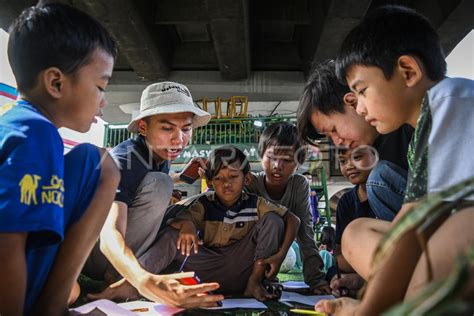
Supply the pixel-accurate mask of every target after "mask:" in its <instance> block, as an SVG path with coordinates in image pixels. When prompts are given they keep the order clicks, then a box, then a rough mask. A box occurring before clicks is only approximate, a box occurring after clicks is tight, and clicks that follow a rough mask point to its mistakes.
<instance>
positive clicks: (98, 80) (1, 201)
mask: <svg viewBox="0 0 474 316" xmlns="http://www.w3.org/2000/svg"><path fill="white" fill-rule="evenodd" d="M115 56H116V45H115V42H114V41H113V40H112V38H111V37H110V36H109V34H108V33H107V31H106V30H105V29H104V28H103V27H102V26H101V25H100V24H99V23H98V22H97V21H95V20H93V19H92V18H90V17H89V16H87V15H86V14H84V13H82V12H80V11H79V10H76V9H74V8H71V7H68V6H65V5H61V4H44V5H38V6H35V7H30V8H28V9H26V10H25V11H24V12H23V13H22V14H21V15H20V16H19V17H18V18H17V19H16V20H15V21H14V23H13V25H12V26H11V27H10V38H9V42H8V57H9V61H10V64H11V67H12V70H13V73H14V75H15V78H16V81H17V85H18V91H19V93H20V99H19V100H18V101H17V102H16V104H15V105H14V106H13V107H11V108H10V109H8V110H6V111H1V110H0V113H2V112H3V114H2V115H1V116H0V139H1V142H0V183H1V185H0V244H1V245H2V246H1V247H0V262H2V269H1V271H0V314H1V315H64V313H65V312H66V311H67V304H68V301H69V302H70V301H72V300H73V299H74V298H73V297H72V295H71V293H72V289H73V286H74V285H75V281H76V279H77V277H78V275H79V272H80V271H81V268H82V265H83V264H84V261H85V260H86V258H87V255H88V253H89V252H90V250H91V249H92V246H93V245H94V243H95V240H96V239H97V236H98V234H99V231H100V229H101V227H102V225H103V223H104V221H105V218H106V216H107V213H108V211H109V209H110V205H111V203H112V200H113V197H114V194H115V190H116V188H117V185H118V181H119V177H120V175H119V173H118V170H117V168H116V166H115V164H114V163H113V161H112V159H111V158H110V157H109V156H108V155H107V153H106V152H105V151H103V150H100V149H98V148H96V147H94V146H92V145H90V144H83V145H79V146H77V147H76V148H74V149H73V150H72V151H71V152H69V153H68V154H67V155H66V156H64V155H63V151H64V147H63V143H62V140H61V137H60V136H59V133H58V131H57V129H58V128H60V127H68V128H70V129H73V130H76V131H79V132H86V131H88V130H89V128H90V126H91V124H92V123H93V122H94V120H95V119H94V117H95V116H96V115H100V114H101V111H102V108H103V107H104V106H105V105H106V104H107V102H106V101H105V98H104V90H105V88H106V86H107V84H108V80H109V78H110V76H111V75H112V69H113V64H114V59H115ZM101 157H102V158H101ZM70 295H71V296H70Z"/></svg>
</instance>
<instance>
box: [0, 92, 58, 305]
mask: <svg viewBox="0 0 474 316" xmlns="http://www.w3.org/2000/svg"><path fill="white" fill-rule="evenodd" d="M2 112H3V114H0V232H3V233H14V232H26V233H28V239H27V244H26V260H27V269H28V272H27V273H28V284H27V293H26V300H25V310H26V311H27V310H28V309H29V308H30V307H31V305H32V304H33V302H35V301H36V299H37V297H38V295H39V293H40V291H41V289H42V287H43V285H44V283H45V281H46V278H47V276H48V273H49V270H50V269H51V266H52V263H53V260H54V257H55V254H56V252H55V250H56V249H57V247H58V245H59V243H60V241H61V240H62V239H63V237H64V236H63V235H64V215H63V205H64V184H63V178H64V156H63V151H64V148H63V143H62V140H61V137H60V136H59V133H58V131H57V129H56V127H55V126H54V125H53V124H52V123H51V122H50V121H49V120H48V119H47V118H46V117H44V116H43V115H42V114H41V113H40V112H39V111H38V110H37V109H36V108H35V107H34V106H33V105H32V104H30V103H28V102H26V101H18V102H17V103H16V105H15V106H13V107H12V108H11V109H9V110H7V111H6V112H4V111H2V109H1V108H0V113H2Z"/></svg>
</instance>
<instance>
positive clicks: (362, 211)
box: [336, 185, 375, 245]
mask: <svg viewBox="0 0 474 316" xmlns="http://www.w3.org/2000/svg"><path fill="white" fill-rule="evenodd" d="M358 187H359V186H358V185H356V186H355V187H354V188H352V190H350V191H349V192H346V193H344V194H343V195H342V197H341V199H340V200H339V203H337V208H336V244H339V245H340V244H341V238H342V233H343V232H344V230H345V229H346V227H347V225H349V223H350V222H352V221H353V220H355V219H356V218H359V217H370V218H375V215H374V212H373V211H372V209H371V208H370V205H369V201H368V200H366V201H364V202H361V201H360V200H359V196H358V195H357V188H358Z"/></svg>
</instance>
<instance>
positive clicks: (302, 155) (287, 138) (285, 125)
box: [258, 122, 306, 164]
mask: <svg viewBox="0 0 474 316" xmlns="http://www.w3.org/2000/svg"><path fill="white" fill-rule="evenodd" d="M270 146H275V147H276V148H275V149H276V152H275V153H278V152H279V151H280V152H281V151H283V150H287V149H290V148H292V149H293V150H294V151H295V153H296V157H295V158H296V160H297V161H298V163H299V164H302V163H304V161H305V160H306V148H301V147H302V146H303V143H302V142H301V140H300V139H299V138H298V132H297V130H296V126H295V125H294V124H291V123H289V122H278V123H274V124H272V125H269V126H267V128H265V130H264V131H263V133H262V135H261V136H260V141H259V142H258V154H259V156H260V157H263V155H264V154H265V151H266V150H267V148H268V147H270Z"/></svg>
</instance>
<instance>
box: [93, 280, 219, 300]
mask: <svg viewBox="0 0 474 316" xmlns="http://www.w3.org/2000/svg"><path fill="white" fill-rule="evenodd" d="M176 277H177V275H176V274H170V275H166V274H164V275H156V274H151V273H147V274H146V275H145V276H143V277H142V278H141V280H140V282H139V283H138V284H136V288H135V287H133V285H132V284H130V283H129V282H128V281H127V280H125V279H122V280H120V281H118V282H116V283H114V284H111V285H110V286H109V287H108V288H106V289H105V290H104V291H103V292H101V293H97V294H89V295H88V296H87V297H88V298H89V299H91V300H99V299H108V300H112V301H114V300H127V299H139V298H140V295H141V296H143V297H145V298H147V299H149V300H150V301H153V302H159V303H163V304H166V305H169V306H173V307H182V308H196V307H214V306H217V302H218V301H221V300H223V299H224V297H223V296H222V295H210V294H208V293H209V292H210V291H214V290H216V289H218V288H219V284H218V283H204V284H197V285H182V284H181V283H179V281H178V280H176Z"/></svg>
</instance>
